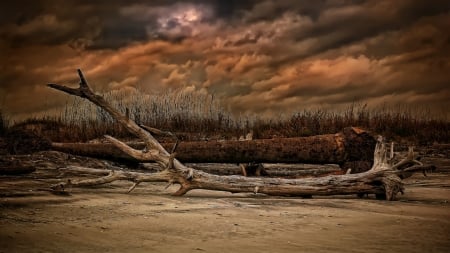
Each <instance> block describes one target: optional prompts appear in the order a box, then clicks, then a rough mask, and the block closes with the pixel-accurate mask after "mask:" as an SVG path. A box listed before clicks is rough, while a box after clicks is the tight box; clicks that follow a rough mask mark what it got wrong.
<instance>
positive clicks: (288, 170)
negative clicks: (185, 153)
mask: <svg viewBox="0 0 450 253" xmlns="http://www.w3.org/2000/svg"><path fill="white" fill-rule="evenodd" d="M186 166H188V167H191V168H194V169H196V170H201V171H203V172H206V173H211V174H215V175H242V169H241V167H240V165H239V164H235V163H234V164H233V163H186ZM261 166H263V167H264V170H265V172H266V173H267V174H266V175H265V176H267V177H286V178H301V177H321V176H326V175H342V174H344V171H343V170H342V169H341V168H340V167H339V166H338V165H335V164H327V165H319V164H285V163H284V164H281V163H264V164H261ZM139 167H140V168H142V169H146V170H149V171H151V172H158V171H161V168H160V166H159V165H158V164H156V163H143V164H140V166H139Z"/></svg>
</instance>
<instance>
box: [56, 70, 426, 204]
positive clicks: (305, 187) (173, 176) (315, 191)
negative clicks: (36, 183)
mask: <svg viewBox="0 0 450 253" xmlns="http://www.w3.org/2000/svg"><path fill="white" fill-rule="evenodd" d="M78 74H79V76H80V86H79V88H76V89H75V88H69V87H66V86H62V85H58V84H49V86H50V87H52V88H55V89H58V90H61V91H64V92H66V93H69V94H71V95H75V96H79V97H82V98H86V99H88V100H89V101H91V102H92V103H94V104H96V105H97V106H99V107H101V108H102V109H104V110H105V111H106V112H108V113H109V114H110V115H111V116H112V117H113V118H114V119H115V120H117V121H118V122H119V124H121V125H122V126H123V127H125V128H126V129H127V130H128V131H129V132H130V133H132V134H134V135H136V136H137V137H139V138H140V139H142V140H143V141H144V143H145V149H144V150H136V149H133V148H131V147H129V146H128V145H126V144H125V143H123V142H121V141H119V140H117V139H115V138H113V137H111V136H105V137H106V138H107V139H108V140H109V141H110V142H111V143H113V144H114V145H115V146H116V147H118V148H119V149H120V150H122V151H123V152H125V153H127V154H128V155H130V156H132V157H134V158H135V159H137V160H139V161H142V162H149V161H154V162H156V163H157V164H158V165H159V166H160V167H161V168H162V171H160V172H155V173H137V172H130V171H123V170H111V171H98V170H93V169H89V168H81V169H80V170H81V171H83V173H91V174H93V175H99V176H100V177H99V178H93V179H87V180H80V181H72V180H71V181H67V182H61V183H59V184H57V185H54V186H52V189H54V190H55V191H62V190H64V189H65V187H66V186H68V185H71V186H91V185H99V184H105V183H110V182H113V181H115V180H129V181H132V182H134V184H133V185H132V186H131V187H130V189H129V190H128V192H130V191H132V190H133V189H134V188H135V187H136V186H137V185H138V184H140V183H141V182H161V181H166V182H168V183H169V185H170V184H174V183H176V184H179V185H180V188H179V189H178V190H177V191H176V192H175V193H174V195H178V196H181V195H184V194H185V193H187V192H188V191H191V190H193V189H208V190H216V191H228V192H254V193H265V194H269V195H288V196H310V195H341V194H358V195H361V194H370V193H374V194H376V195H378V196H380V195H383V196H385V198H386V199H388V200H393V199H394V198H395V196H396V195H397V193H398V192H403V184H402V179H401V177H403V176H408V175H409V173H412V172H415V171H418V170H421V171H422V170H426V169H428V168H429V167H428V166H424V165H423V164H421V163H420V162H418V161H417V160H415V159H414V153H413V151H412V149H411V150H410V152H409V153H408V156H407V157H405V158H404V159H402V160H401V161H400V162H397V163H393V162H392V161H393V160H392V159H390V160H388V158H387V155H386V147H385V145H384V142H383V141H382V139H381V138H379V141H378V143H377V145H376V147H375V153H374V163H373V166H372V168H371V169H370V170H369V171H366V172H362V173H357V174H346V175H331V176H326V177H320V178H302V179H280V178H263V177H243V176H218V175H213V174H209V173H205V172H202V171H199V170H195V169H193V168H190V167H187V166H185V165H184V164H182V163H181V162H180V161H178V160H177V159H176V158H175V157H176V153H175V152H171V153H169V152H168V151H167V150H166V149H165V148H164V147H163V146H161V144H160V143H159V142H158V141H157V140H156V139H155V138H154V137H153V135H152V134H151V133H150V132H148V131H146V130H148V129H147V128H145V129H144V128H142V127H140V126H138V125H137V124H136V123H135V122H134V121H132V120H130V119H129V118H128V117H126V116H125V115H123V114H121V113H120V112H119V111H118V110H116V109H115V108H113V107H112V106H111V105H110V104H109V103H108V102H106V101H105V99H104V98H103V97H102V96H99V95H96V94H94V93H93V91H92V90H91V89H90V87H89V86H88V84H87V81H86V79H85V78H84V76H83V73H82V72H81V70H78ZM173 151H174V150H173ZM391 153H393V152H391ZM69 169H77V168H69Z"/></svg>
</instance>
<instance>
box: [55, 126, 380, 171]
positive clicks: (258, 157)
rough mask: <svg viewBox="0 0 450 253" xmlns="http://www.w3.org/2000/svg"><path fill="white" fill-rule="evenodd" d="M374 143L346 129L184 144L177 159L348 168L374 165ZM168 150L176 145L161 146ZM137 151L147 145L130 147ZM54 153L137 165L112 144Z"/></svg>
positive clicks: (63, 146) (60, 146) (65, 147)
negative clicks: (271, 137) (267, 137)
mask: <svg viewBox="0 0 450 253" xmlns="http://www.w3.org/2000/svg"><path fill="white" fill-rule="evenodd" d="M375 143H376V141H375V139H374V138H373V137H372V136H371V135H370V134H369V133H367V132H365V131H363V130H361V129H358V128H352V127H349V128H346V129H344V130H343V131H342V132H340V133H337V134H324V135H316V136H310V137H297V138H274V139H256V140H245V141H232V140H223V141H217V140H211V141H190V142H181V143H179V145H178V147H177V153H178V154H177V158H178V159H180V160H182V161H184V162H189V163H251V162H253V163H308V164H339V165H341V166H342V167H345V168H349V167H350V168H352V169H358V168H356V166H353V167H352V166H349V164H351V162H353V161H365V162H366V167H365V168H362V169H361V170H368V169H370V166H371V165H372V162H373V150H374V148H375ZM161 144H162V146H163V147H164V148H165V149H166V150H168V149H170V148H171V147H173V146H174V143H161ZM127 145H129V146H131V147H132V148H135V149H143V148H145V144H144V143H131V144H127ZM52 148H53V149H54V150H58V151H62V152H66V153H70V154H75V155H84V156H92V157H96V158H105V159H121V160H128V161H136V159H134V158H132V157H131V156H129V155H127V154H125V153H123V152H122V151H121V150H120V149H118V148H116V146H114V145H112V144H109V143H52Z"/></svg>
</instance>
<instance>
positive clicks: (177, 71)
mask: <svg viewBox="0 0 450 253" xmlns="http://www.w3.org/2000/svg"><path fill="white" fill-rule="evenodd" d="M6 2H9V3H6ZM0 5H1V6H0V8H1V12H2V15H0V55H1V62H0V108H2V110H3V111H4V112H7V113H8V114H9V115H10V116H11V117H13V118H23V117H27V116H30V115H39V114H42V113H46V112H48V111H49V110H52V109H54V108H58V107H61V106H62V105H63V104H64V103H65V101H66V100H67V95H64V94H62V93H60V92H57V91H54V90H51V89H49V88H47V87H46V83H49V82H57V83H61V84H76V83H77V76H76V69H77V68H81V69H82V70H83V71H84V73H85V75H86V77H87V79H88V81H89V82H90V84H91V86H93V88H94V90H96V91H99V92H106V91H109V90H120V89H135V88H136V89H139V90H141V91H142V92H151V93H158V92H167V91H169V90H178V89H185V90H186V91H190V92H201V93H210V94H214V95H215V96H216V97H220V98H221V99H222V101H223V103H224V104H225V106H226V107H228V108H229V109H230V110H232V111H233V112H235V113H257V114H259V115H272V116H273V115H278V114H279V113H284V114H286V113H291V112H295V111H301V110H303V109H305V108H317V107H321V108H334V109H339V108H345V107H346V106H348V105H349V104H350V103H352V102H354V101H356V102H362V103H368V104H369V106H377V105H382V104H388V105H391V104H392V105H398V104H405V105H407V106H412V107H417V106H418V107H424V108H429V109H430V110H431V111H432V112H433V113H437V114H441V115H442V114H447V117H448V113H449V112H448V111H450V110H448V108H450V88H449V87H450V74H449V73H450V59H449V56H450V33H449V31H450V4H449V2H448V1H439V0H435V1H424V0H417V1H414V0H404V1H403V0H395V1H394V0H367V1H364V0H354V1H346V0H328V1H327V0H317V1H313V0H311V1H300V0H260V1H244V0H223V1H222V0H210V1H209V0H203V1H202V0H198V1H194V0H191V1H170V0H166V1H163V0H153V1H150V0H149V1H143V0H141V1H139V0H129V1H119V0H110V1H106V0H105V1H79V0H77V1H76V0H65V1H50V0H49V1H23V0H15V1H2V3H0Z"/></svg>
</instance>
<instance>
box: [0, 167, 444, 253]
mask: <svg viewBox="0 0 450 253" xmlns="http://www.w3.org/2000/svg"><path fill="white" fill-rule="evenodd" d="M444 160H445V161H444V163H442V164H444V165H445V166H444V167H445V168H447V167H448V165H449V164H450V163H449V159H444ZM35 173H36V172H35ZM32 174H33V173H32ZM32 174H30V175H31V176H26V177H24V176H15V177H13V176H8V177H7V176H2V177H0V193H1V198H0V252H5V253H6V252H177V253H179V252H408V253H411V252H421V253H422V252H450V203H449V202H450V173H448V171H447V170H445V171H441V172H439V171H438V172H436V173H433V174H429V175H428V177H424V176H423V175H421V174H417V175H414V176H413V177H411V178H408V179H407V180H405V183H406V186H405V187H406V192H405V194H404V195H399V196H398V200H397V201H382V200H376V199H375V198H374V196H369V197H368V198H362V199H360V198H357V197H356V196H332V197H313V198H312V199H301V198H287V197H269V196H265V195H259V194H258V195H254V194H231V193H226V192H213V191H205V190H194V191H191V192H189V193H188V194H187V195H185V196H183V197H173V196H171V195H170V193H171V192H174V191H175V190H176V189H177V188H176V186H173V187H170V188H169V189H167V190H164V184H155V183H153V184H150V183H148V184H142V185H139V186H138V188H137V189H136V190H135V191H134V192H132V193H131V194H125V193H124V192H125V191H126V190H127V189H128V187H129V186H130V183H129V182H114V183H112V184H109V185H104V186H99V187H94V188H74V189H71V195H69V196H58V195H53V194H51V193H49V192H46V191H45V187H47V186H48V182H47V181H46V180H40V179H36V177H33V176H32Z"/></svg>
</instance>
